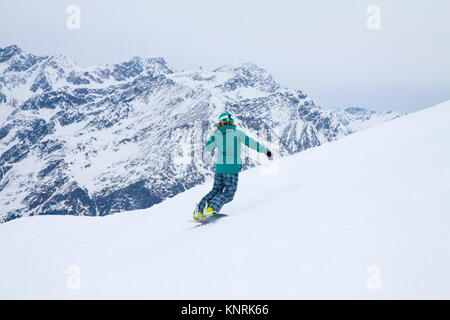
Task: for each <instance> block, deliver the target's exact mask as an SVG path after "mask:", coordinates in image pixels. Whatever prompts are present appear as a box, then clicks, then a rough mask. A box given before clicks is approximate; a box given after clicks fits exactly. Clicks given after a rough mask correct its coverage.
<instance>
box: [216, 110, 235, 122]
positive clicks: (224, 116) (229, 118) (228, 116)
mask: <svg viewBox="0 0 450 320" xmlns="http://www.w3.org/2000/svg"><path fill="white" fill-rule="evenodd" d="M221 122H231V123H234V120H233V116H232V115H231V113H229V112H224V113H222V114H221V115H220V116H219V123H221Z"/></svg>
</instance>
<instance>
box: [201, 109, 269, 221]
mask: <svg viewBox="0 0 450 320" xmlns="http://www.w3.org/2000/svg"><path fill="white" fill-rule="evenodd" d="M241 144H244V145H245V146H247V147H249V148H252V149H254V150H256V151H258V152H261V153H264V154H266V155H267V157H268V158H269V159H270V160H272V153H271V152H270V151H269V150H268V149H267V148H266V147H265V146H263V145H262V144H260V143H259V142H257V141H255V140H254V139H252V138H250V137H249V136H247V135H246V134H245V133H244V132H243V131H241V130H238V129H236V125H235V124H234V120H233V118H232V115H231V114H230V113H228V112H225V113H222V114H221V115H220V116H219V123H218V124H217V130H216V131H215V132H214V133H213V135H212V136H211V138H210V139H209V140H208V142H207V143H206V150H207V151H209V152H213V151H214V149H215V148H217V150H218V152H217V162H216V167H215V175H214V185H213V188H212V190H211V191H210V192H209V193H208V194H206V195H205V196H204V197H203V198H202V200H201V201H200V203H199V204H198V205H197V207H196V210H195V212H194V219H195V220H202V219H205V218H207V217H209V216H212V215H214V214H216V213H218V212H220V209H222V206H223V205H224V204H225V203H228V202H230V201H231V200H233V197H234V194H235V193H236V190H237V184H238V175H239V172H240V171H241V168H242V164H241ZM206 204H208V208H207V209H206V214H204V213H203V209H204V208H205V206H206Z"/></svg>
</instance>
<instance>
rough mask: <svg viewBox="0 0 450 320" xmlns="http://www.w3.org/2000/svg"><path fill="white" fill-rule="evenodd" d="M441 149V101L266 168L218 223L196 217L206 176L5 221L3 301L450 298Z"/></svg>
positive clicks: (249, 177)
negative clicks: (113, 203) (155, 198)
mask: <svg viewBox="0 0 450 320" xmlns="http://www.w3.org/2000/svg"><path fill="white" fill-rule="evenodd" d="M449 141H450V101H447V102H445V103H442V104H440V105H438V106H435V107H433V108H429V109H425V110H422V111H420V112H417V113H413V114H410V115H406V116H404V117H401V118H398V119H395V120H392V121H388V122H384V123H381V124H377V125H375V126H373V127H371V128H369V129H367V130H364V131H360V132H357V133H355V134H352V135H349V136H347V137H344V138H342V139H339V140H337V141H334V142H331V143H327V144H323V145H321V146H317V147H315V148H311V149H309V150H306V151H304V152H301V153H298V154H295V155H291V156H287V157H284V158H283V159H281V160H280V161H279V162H268V161H265V160H263V159H261V162H262V163H263V166H261V167H257V168H253V169H249V170H247V171H246V172H243V173H242V174H241V175H240V184H239V187H238V191H237V195H236V197H235V200H234V201H233V202H232V203H230V204H227V205H225V207H224V209H223V211H224V212H225V213H227V214H228V217H225V218H223V219H221V220H219V221H218V222H217V223H215V224H210V225H206V226H200V227H198V224H197V223H195V222H192V221H190V219H191V210H192V207H193V205H194V203H195V202H197V201H198V200H199V199H200V198H201V197H202V196H203V194H205V193H206V192H207V191H208V190H209V189H210V188H211V181H210V180H208V181H207V182H206V183H205V184H203V185H200V186H197V187H194V188H192V189H190V190H188V191H185V192H183V193H180V194H178V195H176V196H175V197H173V198H171V199H167V200H165V201H164V202H162V203H160V204H157V205H155V206H153V207H152V208H150V209H145V210H139V211H133V212H123V213H118V214H115V215H109V216H107V217H101V218H100V217H73V216H35V217H26V218H23V219H16V220H13V221H10V222H8V223H4V224H1V225H0V255H1V257H0V261H1V263H0V298H3V299H5V298H62V299H72V298H75V299H76V298H153V299H158V298H160V299H163V298H187V299H216V298H219V299H229V298H230V299H240V298H243V299H283V298H285V299H291V298H361V299H365V298H369V299H381V298H388V299H404V298H414V299H415V298H446V299H449V298H450V275H449V272H448V271H449V270H450V255H449V244H450V233H449V230H450V229H449V226H450V215H449V212H450V196H449V195H450V166H449V164H450V148H449ZM250 155H251V156H252V157H255V156H256V155H255V154H254V153H251V154H250ZM78 276H79V277H78ZM74 277H75V280H74ZM77 288H79V289H77Z"/></svg>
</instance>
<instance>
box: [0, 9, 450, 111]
mask: <svg viewBox="0 0 450 320" xmlns="http://www.w3.org/2000/svg"><path fill="white" fill-rule="evenodd" d="M71 4H75V5H77V6H79V8H80V9H81V16H80V18H81V19H80V21H81V25H80V26H81V28H80V29H79V30H78V29H72V30H69V29H68V28H67V19H68V17H69V14H68V13H67V12H66V11H67V8H68V7H69V5H71ZM370 5H377V6H378V7H379V8H380V20H379V21H380V29H369V28H368V27H367V19H368V18H369V17H374V16H373V15H372V14H368V13H367V8H368V7H369V6H370ZM449 16H450V1H448V0H433V1H425V0H420V1H419V0H404V1H403V0H388V1H375V0H370V1H366V0H328V1H324V0H303V1H298V0H292V1H283V0H276V1H275V0H272V1H263V0H255V1H252V0H226V1H223V0H222V1H215V0H183V1H182V0H179V1H170V0H163V1H152V0H147V1H144V0H142V1H137V0H135V1H133V0H127V1H124V0H122V1H116V0H108V1H100V0H72V1H66V0H58V1H55V0H39V1H29V0H1V2H0V30H1V34H0V47H5V46H8V45H10V44H17V45H19V46H20V47H22V48H23V49H25V50H26V51H29V52H31V53H34V54H54V53H62V54H65V55H68V56H69V57H70V58H72V59H73V60H74V61H75V62H77V63H78V64H79V65H81V66H90V65H96V64H111V63H117V62H120V61H124V60H127V59H129V58H131V57H133V56H142V57H156V56H161V57H164V58H165V59H166V60H167V62H168V64H169V65H170V66H171V67H172V68H173V69H175V70H188V69H194V68H198V67H199V66H203V67H204V68H206V69H213V68H216V67H219V66H222V65H226V64H231V63H234V62H241V61H252V62H255V63H256V64H258V65H260V66H261V67H263V68H265V69H266V70H267V71H268V72H269V73H271V74H272V75H273V76H274V77H275V79H276V80H277V81H278V82H279V83H281V84H282V85H284V86H287V87H291V88H296V89H301V90H303V91H304V92H305V93H306V94H307V95H309V96H310V97H312V98H313V99H315V100H316V101H317V102H318V103H319V104H320V105H321V106H323V107H339V108H345V107H348V106H353V107H366V108H369V109H373V110H387V109H394V110H400V111H414V110H418V109H421V108H424V107H428V106H431V105H434V104H437V103H439V102H442V101H444V100H448V99H450V41H449V39H450V19H449ZM371 21H373V20H371ZM372 25H373V24H372Z"/></svg>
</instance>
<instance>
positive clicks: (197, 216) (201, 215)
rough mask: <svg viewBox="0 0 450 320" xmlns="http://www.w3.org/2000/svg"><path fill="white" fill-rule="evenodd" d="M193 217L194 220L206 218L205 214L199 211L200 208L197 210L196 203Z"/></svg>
mask: <svg viewBox="0 0 450 320" xmlns="http://www.w3.org/2000/svg"><path fill="white" fill-rule="evenodd" d="M193 218H194V220H197V221H198V220H201V219H205V218H206V215H205V214H204V213H203V212H200V210H198V204H196V205H195V210H194V216H193Z"/></svg>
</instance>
